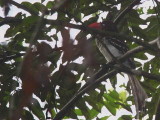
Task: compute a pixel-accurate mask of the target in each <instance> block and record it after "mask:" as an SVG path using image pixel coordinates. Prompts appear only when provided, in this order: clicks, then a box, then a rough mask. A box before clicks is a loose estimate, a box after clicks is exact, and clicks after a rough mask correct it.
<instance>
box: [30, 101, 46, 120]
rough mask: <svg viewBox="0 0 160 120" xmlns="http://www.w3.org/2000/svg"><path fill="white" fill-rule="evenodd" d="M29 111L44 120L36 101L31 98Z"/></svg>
mask: <svg viewBox="0 0 160 120" xmlns="http://www.w3.org/2000/svg"><path fill="white" fill-rule="evenodd" d="M30 109H31V110H32V112H33V114H34V115H36V116H37V117H38V118H39V119H41V120H45V116H44V113H43V111H42V109H41V106H40V104H39V102H38V100H37V99H35V98H32V104H31V106H30Z"/></svg>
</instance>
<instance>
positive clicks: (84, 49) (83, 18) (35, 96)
mask: <svg viewBox="0 0 160 120" xmlns="http://www.w3.org/2000/svg"><path fill="white" fill-rule="evenodd" d="M131 2H132V0H127V1H123V0H98V1H97V0H64V1H63V2H62V1H58V0H57V1H56V0H55V1H47V0H46V1H45V0H41V1H40V2H35V3H31V2H30V1H25V2H22V3H17V4H15V2H14V1H12V0H10V1H9V0H8V1H7V2H6V1H5V2H0V5H1V7H4V9H5V15H7V14H8V12H10V11H12V7H11V6H10V4H11V5H15V6H17V7H19V8H21V9H23V10H25V11H27V12H28V13H29V14H26V12H17V14H16V15H15V16H13V17H4V18H2V17H1V18H0V25H1V26H2V25H4V24H7V25H9V28H8V29H7V31H6V33H5V36H4V37H5V38H7V39H8V41H7V42H6V45H3V44H0V119H13V118H14V119H18V118H22V119H24V120H34V118H35V117H36V118H38V119H41V120H45V119H50V118H52V119H53V118H54V117H55V115H56V114H57V113H58V111H59V110H61V109H62V107H63V106H64V105H65V104H66V103H67V102H68V101H69V100H70V99H71V98H72V97H73V96H74V95H75V94H76V93H77V91H78V90H79V89H80V88H81V86H82V85H83V83H84V81H87V80H88V78H90V77H92V76H93V74H94V73H96V72H97V71H98V70H99V69H100V68H101V67H102V66H103V65H104V64H105V63H106V61H105V60H104V58H103V56H102V55H101V54H100V52H99V51H98V49H97V48H96V45H95V42H94V41H93V40H90V39H88V37H86V36H87V34H89V33H92V32H87V31H84V30H85V28H86V27H85V26H87V25H88V24H90V23H93V22H96V21H99V20H100V19H102V18H101V16H102V15H103V19H106V16H105V14H106V13H109V15H108V17H107V19H111V20H114V19H115V18H116V16H118V15H119V14H120V13H121V12H122V11H123V10H124V9H125V8H126V7H127V6H129V5H130V3H131ZM136 6H137V7H136V8H134V9H131V10H130V11H128V12H127V13H125V16H123V18H121V20H120V21H119V23H118V25H117V26H118V29H119V31H120V33H121V34H123V35H129V36H131V37H134V38H140V39H141V40H144V41H145V42H150V41H152V40H154V39H156V38H157V37H158V36H159V28H160V27H159V25H160V19H159V17H160V16H159V14H158V13H159V12H160V9H158V8H159V3H157V5H156V6H154V7H153V8H152V7H149V8H148V9H147V12H146V13H145V12H144V11H145V10H144V9H145V8H143V6H142V7H139V6H140V4H138V5H136ZM9 7H10V8H9ZM13 11H14V10H13ZM143 15H146V16H148V17H147V18H145V19H142V17H141V16H143ZM73 23H74V24H73ZM78 24H82V25H78ZM141 25H145V27H146V28H143V29H142V28H141V27H140V26H141ZM72 28H77V29H79V30H82V31H83V32H80V34H78V35H77V36H76V38H74V37H73V35H74V34H76V33H74V32H72ZM92 34H94V33H92ZM127 44H128V46H129V48H130V49H133V48H135V47H137V46H140V45H139V44H137V43H135V42H131V41H127ZM155 48H157V46H156V45H155ZM157 50H158V49H157ZM146 53H148V54H149V55H152V56H153V58H152V59H149V58H148V55H147V54H146ZM158 55H159V54H157V52H155V51H152V50H150V49H145V50H144V51H140V52H137V53H136V54H134V56H133V57H135V58H137V59H138V60H137V61H136V65H137V68H136V69H137V70H143V71H145V72H148V73H150V74H156V75H158V74H159V71H160V60H159V56H158ZM140 60H143V62H139V61H140ZM138 78H139V79H140V80H143V82H141V83H142V86H143V87H144V88H145V90H146V91H147V94H148V97H149V98H151V101H150V102H147V105H146V108H147V109H146V111H145V113H144V114H143V115H142V117H143V116H146V115H148V116H149V119H152V118H153V116H154V115H156V113H158V112H160V111H157V110H159V106H158V105H159V100H160V99H159V98H160V97H159V96H160V94H159V85H160V81H159V80H157V79H151V78H147V77H142V76H138ZM118 81H121V79H120V78H116V77H115V76H113V77H111V78H110V79H107V81H106V82H102V83H101V84H99V85H98V86H97V87H96V89H92V90H90V91H87V92H86V93H85V94H84V95H83V96H82V97H81V98H79V100H77V101H76V103H75V107H71V110H69V111H67V114H66V115H65V117H64V119H68V118H73V119H81V118H82V119H83V118H84V119H86V120H92V119H97V120H107V119H109V118H111V117H113V116H116V115H117V113H118V111H119V110H122V109H123V110H125V111H128V112H129V113H130V114H129V115H128V114H125V113H121V116H120V117H119V118H118V120H131V119H133V118H135V115H133V114H132V112H133V110H134V109H131V107H132V105H134V100H133V96H132V94H131V92H130V88H129V87H128V86H126V85H124V84H122V85H120V86H118ZM106 83H111V84H112V89H108V86H106ZM107 85H108V84H107ZM117 87H119V88H122V89H123V90H122V91H117V90H116V89H114V88H117ZM102 108H103V109H107V110H106V111H108V112H109V115H108V114H105V113H104V112H103V117H102V115H101V112H102Z"/></svg>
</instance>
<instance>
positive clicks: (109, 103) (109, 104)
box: [104, 101, 116, 115]
mask: <svg viewBox="0 0 160 120" xmlns="http://www.w3.org/2000/svg"><path fill="white" fill-rule="evenodd" d="M104 105H105V107H106V108H107V109H108V110H109V112H110V113H111V114H112V115H116V108H115V107H114V106H113V105H111V102H110V101H104Z"/></svg>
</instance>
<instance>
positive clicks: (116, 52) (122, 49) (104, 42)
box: [88, 21, 147, 116]
mask: <svg viewBox="0 0 160 120" xmlns="http://www.w3.org/2000/svg"><path fill="white" fill-rule="evenodd" d="M88 27H90V28H95V29H99V30H103V31H110V32H118V30H117V27H116V25H115V24H114V23H113V22H112V21H103V22H102V23H92V24H90V25H88ZM96 44H97V47H98V49H99V50H100V52H101V53H102V54H103V56H104V57H105V59H106V60H107V61H108V62H110V61H112V60H113V58H118V57H120V56H122V55H123V54H125V53H126V52H127V51H128V47H127V45H126V43H125V42H124V41H123V40H120V39H118V38H115V37H113V36H105V37H104V36H100V35H97V37H96ZM123 65H125V66H127V67H129V68H131V69H134V68H135V64H134V62H133V60H132V59H131V58H128V59H127V60H126V61H125V62H124V63H123ZM127 75H128V78H129V82H130V85H131V89H132V93H133V96H134V101H135V106H136V111H137V115H138V116H139V112H142V111H143V109H144V106H145V99H146V98H147V94H146V92H145V90H144V89H143V88H142V86H141V85H140V83H139V81H138V80H137V79H136V77H135V75H133V74H131V73H127Z"/></svg>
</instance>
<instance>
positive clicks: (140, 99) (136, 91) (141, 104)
mask: <svg viewBox="0 0 160 120" xmlns="http://www.w3.org/2000/svg"><path fill="white" fill-rule="evenodd" d="M128 77H129V82H130V84H131V88H132V93H133V97H134V101H135V106H136V112H137V116H139V112H143V111H144V108H145V99H146V98H147V93H146V92H145V90H144V89H143V87H142V86H141V84H140V82H139V81H138V80H137V78H136V76H135V75H133V74H128Z"/></svg>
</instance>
